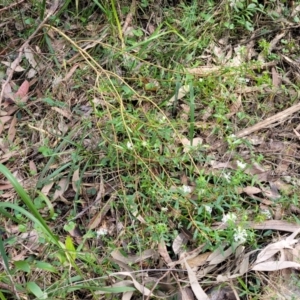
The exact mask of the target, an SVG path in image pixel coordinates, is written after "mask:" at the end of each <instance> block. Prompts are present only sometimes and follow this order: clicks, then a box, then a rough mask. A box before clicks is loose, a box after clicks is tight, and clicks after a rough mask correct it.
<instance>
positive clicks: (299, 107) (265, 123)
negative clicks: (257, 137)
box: [235, 103, 300, 138]
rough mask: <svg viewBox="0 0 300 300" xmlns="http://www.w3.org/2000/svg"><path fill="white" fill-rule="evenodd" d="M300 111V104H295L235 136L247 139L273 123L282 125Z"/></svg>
mask: <svg viewBox="0 0 300 300" xmlns="http://www.w3.org/2000/svg"><path fill="white" fill-rule="evenodd" d="M298 110H300V103H298V104H295V105H293V106H291V107H289V108H287V109H286V110H284V111H282V112H280V113H278V114H276V115H274V116H272V117H269V118H267V119H265V120H263V121H261V122H258V123H257V124H255V125H253V126H251V127H248V128H246V129H243V130H241V131H239V132H238V133H236V134H235V136H236V137H237V138H242V137H245V136H247V135H249V134H251V133H252V132H255V131H258V130H260V129H263V128H266V127H268V126H270V125H271V124H273V123H275V122H276V123H278V124H279V123H282V122H283V121H285V120H286V119H287V117H288V116H290V115H292V114H294V113H295V112H297V111H298Z"/></svg>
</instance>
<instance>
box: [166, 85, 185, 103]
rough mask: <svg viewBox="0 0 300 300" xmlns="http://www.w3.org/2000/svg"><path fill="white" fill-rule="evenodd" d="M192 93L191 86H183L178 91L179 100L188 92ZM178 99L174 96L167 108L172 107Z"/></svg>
mask: <svg viewBox="0 0 300 300" xmlns="http://www.w3.org/2000/svg"><path fill="white" fill-rule="evenodd" d="M189 91H190V86H189V85H184V86H182V87H181V88H180V89H179V90H178V95H177V100H180V99H182V98H183V97H184V96H185V95H186V94H187V93H188V92H189ZM175 99H176V97H175V95H174V96H172V97H171V98H170V99H169V101H168V103H167V106H171V105H172V104H173V103H174V101H175Z"/></svg>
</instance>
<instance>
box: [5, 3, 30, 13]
mask: <svg viewBox="0 0 300 300" xmlns="http://www.w3.org/2000/svg"><path fill="white" fill-rule="evenodd" d="M24 1H25V0H20V1H19V2H16V3H12V4H11V5H8V6H6V7H4V8H1V9H0V13H2V12H4V11H5V10H9V9H11V8H13V7H14V6H16V5H19V4H21V3H22V2H24Z"/></svg>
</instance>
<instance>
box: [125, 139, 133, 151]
mask: <svg viewBox="0 0 300 300" xmlns="http://www.w3.org/2000/svg"><path fill="white" fill-rule="evenodd" d="M126 146H127V149H129V150H132V149H133V144H132V143H131V142H129V141H128V142H127V144H126Z"/></svg>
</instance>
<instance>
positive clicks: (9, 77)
mask: <svg viewBox="0 0 300 300" xmlns="http://www.w3.org/2000/svg"><path fill="white" fill-rule="evenodd" d="M57 8H58V0H55V1H54V3H53V4H52V6H51V8H50V9H49V12H48V14H47V16H46V17H45V19H44V20H43V21H42V22H41V23H40V24H39V26H38V27H37V29H36V30H35V31H34V32H33V33H32V35H31V36H30V37H29V38H28V39H27V41H26V42H25V43H24V44H23V45H22V46H21V47H20V49H19V50H18V52H19V54H18V57H17V58H16V59H15V60H14V61H13V62H12V64H11V70H10V72H9V74H8V76H7V79H6V80H5V82H4V83H3V85H2V90H1V94H0V107H1V103H2V99H3V96H4V91H5V87H6V86H7V85H8V83H9V82H10V81H11V79H12V77H13V74H14V72H15V70H16V68H17V66H18V65H19V64H20V62H21V60H22V54H23V51H24V49H25V48H26V47H28V46H29V43H30V41H31V40H32V39H33V38H34V37H35V36H36V34H37V33H38V32H39V30H40V29H41V28H42V27H43V25H44V24H45V23H46V22H47V20H48V19H49V18H50V17H51V16H52V15H53V14H54V12H55V11H56V10H57Z"/></svg>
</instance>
